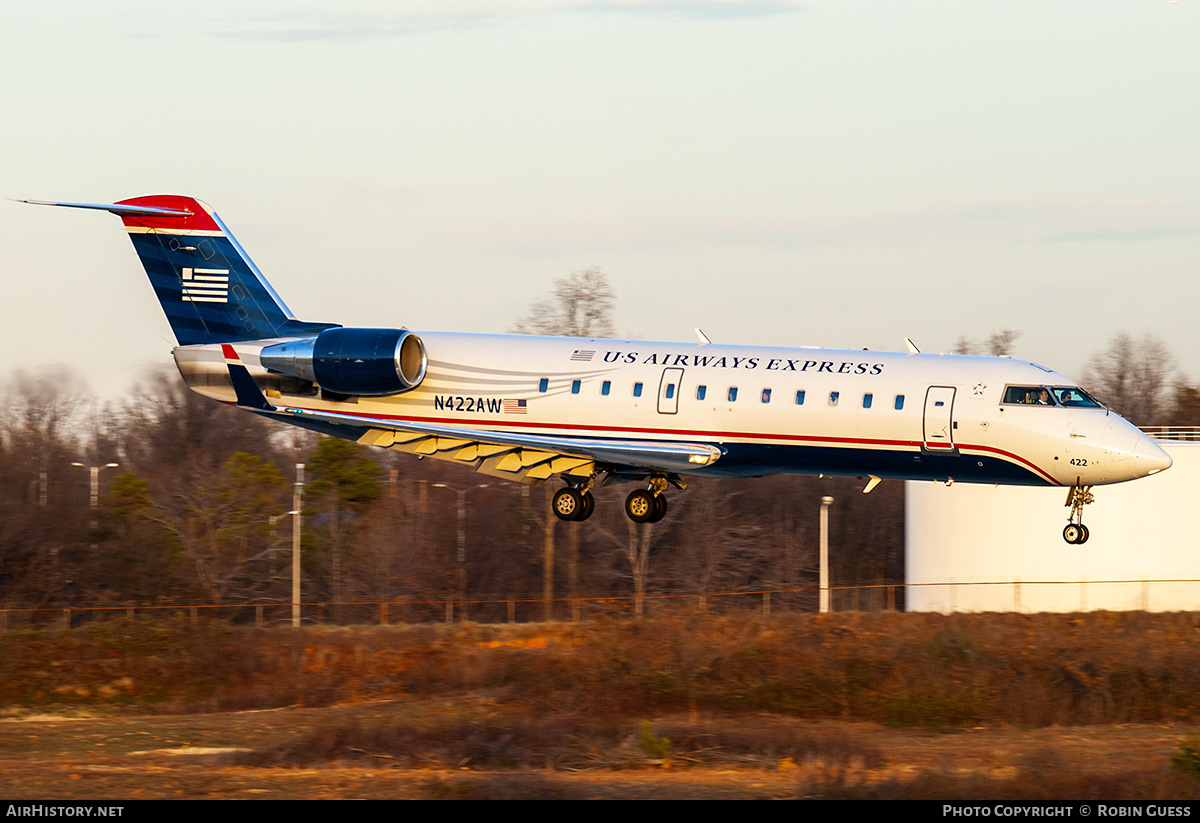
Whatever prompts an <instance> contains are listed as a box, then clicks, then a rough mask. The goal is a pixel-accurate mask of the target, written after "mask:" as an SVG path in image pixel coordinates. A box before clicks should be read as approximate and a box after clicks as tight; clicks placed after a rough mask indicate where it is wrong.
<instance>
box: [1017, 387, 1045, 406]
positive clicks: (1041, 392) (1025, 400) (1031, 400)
mask: <svg viewBox="0 0 1200 823" xmlns="http://www.w3.org/2000/svg"><path fill="white" fill-rule="evenodd" d="M1004 402H1005V403H1016V404H1017V405H1020V406H1053V405H1056V404H1055V402H1054V396H1053V395H1052V394H1050V389H1049V388H1047V387H1046V386H1009V387H1008V388H1007V389H1005V390H1004Z"/></svg>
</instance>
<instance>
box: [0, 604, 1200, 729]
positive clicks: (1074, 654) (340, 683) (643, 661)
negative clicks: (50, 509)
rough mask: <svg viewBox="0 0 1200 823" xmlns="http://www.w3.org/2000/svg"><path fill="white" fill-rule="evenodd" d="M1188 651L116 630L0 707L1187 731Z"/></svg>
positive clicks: (1079, 639)
mask: <svg viewBox="0 0 1200 823" xmlns="http://www.w3.org/2000/svg"><path fill="white" fill-rule="evenodd" d="M1198 640H1200V615H1196V614H1191V613H1177V614H1146V613H1137V612H1135V613H1103V612H1099V613H1090V614H1081V615H1008V614H985V615H953V616H944V615H927V614H837V615H827V616H814V615H793V616H781V617H778V618H771V619H763V618H757V617H752V618H730V617H721V618H717V617H702V616H696V615H692V614H676V615H665V616H660V617H656V618H654V619H651V620H645V621H608V620H598V621H592V622H588V623H582V624H518V625H513V626H507V625H500V626H494V625H489V626H481V625H470V624H468V625H454V626H431V625H422V626H411V627H376V628H362V629H319V628H313V629H300V630H293V629H290V628H289V629H280V628H275V629H252V628H242V627H231V626H229V625H227V624H223V623H216V622H201V623H200V624H199V625H197V626H192V625H191V624H189V623H188V622H186V621H184V620H178V621H170V622H149V621H141V620H123V621H115V622H112V623H98V624H94V625H91V626H87V627H85V628H82V629H76V630H73V631H69V632H67V631H40V632H11V633H8V634H6V635H3V636H0V661H2V662H0V666H2V667H3V668H2V669H0V674H2V676H0V702H3V703H4V704H5V705H9V706H13V705H20V706H30V707H32V706H48V705H63V704H67V705H70V704H75V705H110V706H119V705H130V706H132V707H135V708H136V710H137V711H141V712H145V711H165V712H179V711H185V712H191V711H228V710H239V709H248V708H266V707H277V706H288V705H305V706H323V705H331V704H334V703H338V702H344V701H359V700H370V699H392V698H396V697H400V696H417V697H420V696H429V695H444V694H467V693H474V692H478V691H480V690H483V691H485V692H489V693H494V694H497V695H503V696H504V697H505V698H506V699H509V700H513V701H518V702H521V703H527V704H529V705H531V706H533V707H536V708H537V709H538V710H540V711H541V713H542V714H551V713H554V712H564V711H565V712H576V711H578V712H588V713H590V714H592V715H594V716H604V715H607V714H616V715H621V716H638V715H641V716H653V715H656V714H661V713H663V712H677V711H694V710H697V709H699V710H704V711H714V712H733V713H743V712H772V713H777V714H786V715H792V716H796V717H810V718H817V717H836V718H842V719H858V720H865V721H871V722H875V723H884V724H889V725H895V726H928V727H961V726H970V725H981V724H982V725H997V724H1001V725H1003V724H1009V725H1017V726H1028V727H1042V726H1049V725H1061V726H1068V725H1091V724H1111V723H1174V722H1196V721H1198V720H1200V643H1198V642H1197V641H1198Z"/></svg>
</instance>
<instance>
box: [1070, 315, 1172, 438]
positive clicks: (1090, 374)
mask: <svg viewBox="0 0 1200 823" xmlns="http://www.w3.org/2000/svg"><path fill="white" fill-rule="evenodd" d="M1174 374H1175V365H1174V358H1172V357H1171V353H1170V352H1169V351H1168V350H1167V347H1166V345H1165V344H1164V343H1163V342H1162V341H1161V340H1159V339H1158V338H1157V337H1155V336H1154V335H1153V334H1150V333H1149V332H1147V333H1146V334H1144V335H1142V336H1141V337H1140V338H1134V337H1132V336H1131V335H1129V334H1127V333H1125V332H1121V333H1120V334H1117V335H1116V336H1115V337H1113V338H1112V339H1111V340H1110V341H1109V342H1108V346H1107V347H1106V348H1105V349H1104V350H1103V351H1101V352H1099V353H1097V354H1096V355H1095V356H1094V357H1093V358H1092V360H1091V362H1090V363H1088V365H1087V367H1086V368H1085V369H1084V383H1085V384H1086V385H1087V387H1088V388H1089V389H1090V390H1091V391H1093V392H1094V393H1095V394H1096V395H1097V396H1098V397H1099V398H1100V399H1101V400H1103V401H1104V402H1105V403H1107V404H1108V405H1109V406H1111V407H1112V408H1113V410H1114V411H1116V412H1117V413H1118V414H1120V415H1121V416H1122V417H1125V418H1126V419H1128V420H1129V421H1130V422H1132V423H1134V424H1135V425H1138V426H1152V425H1157V424H1158V423H1160V422H1162V421H1164V420H1165V419H1166V418H1167V417H1168V416H1169V415H1170V413H1171V405H1172V404H1171V398H1170V389H1171V387H1172V385H1173V382H1174V380H1173V378H1174Z"/></svg>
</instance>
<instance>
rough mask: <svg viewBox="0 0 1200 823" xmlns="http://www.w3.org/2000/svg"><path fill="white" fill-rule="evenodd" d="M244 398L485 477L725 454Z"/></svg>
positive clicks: (691, 461) (680, 465)
mask: <svg viewBox="0 0 1200 823" xmlns="http://www.w3.org/2000/svg"><path fill="white" fill-rule="evenodd" d="M238 401H239V402H238V405H240V406H242V407H243V408H247V409H250V410H251V411H256V412H258V413H259V414H267V415H270V416H273V417H281V418H285V419H287V420H288V422H291V423H295V424H298V425H301V426H305V427H306V428H317V429H320V428H324V427H327V426H335V427H350V428H354V429H360V430H363V433H362V434H361V435H360V436H359V437H357V438H356V439H357V440H358V442H360V443H363V444H364V445H370V446H383V447H387V448H393V449H397V450H399V451H404V452H410V453H412V454H419V455H425V456H428V457H435V458H438V459H441V460H453V461H456V462H461V463H468V464H474V466H475V469H476V471H479V472H482V473H484V474H490V475H495V476H500V477H506V478H508V479H511V480H521V481H524V482H531V483H535V482H540V481H542V480H545V479H547V478H548V477H550V476H551V475H554V474H572V475H576V476H588V475H590V474H592V473H593V472H594V471H595V470H596V467H597V464H601V465H603V466H605V467H609V468H616V469H646V470H657V471H663V472H689V471H696V470H697V469H701V468H704V467H705V466H709V465H711V464H712V463H714V462H716V461H717V460H718V459H720V457H721V455H722V454H724V452H723V451H722V450H721V449H720V448H719V447H717V446H711V445H709V444H707V443H681V442H675V441H669V440H628V439H613V438H590V437H558V436H555V435H547V434H529V433H525V432H508V431H489V430H487V429H477V428H469V427H458V426H445V425H435V424H429V423H412V422H406V421H403V420H391V419H385V418H377V417H369V416H359V415H352V414H342V413H339V412H327V411H313V410H310V409H301V408H295V407H289V406H274V407H271V408H270V409H269V410H267V409H263V408H262V407H261V406H257V405H252V404H250V403H243V402H242V398H241V397H240V396H239V398H238ZM314 424H315V425H314Z"/></svg>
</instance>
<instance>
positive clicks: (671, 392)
mask: <svg viewBox="0 0 1200 823" xmlns="http://www.w3.org/2000/svg"><path fill="white" fill-rule="evenodd" d="M674 396H675V384H674V383H668V384H667V399H668V400H670V399H671V398H672V397H674Z"/></svg>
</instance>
